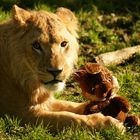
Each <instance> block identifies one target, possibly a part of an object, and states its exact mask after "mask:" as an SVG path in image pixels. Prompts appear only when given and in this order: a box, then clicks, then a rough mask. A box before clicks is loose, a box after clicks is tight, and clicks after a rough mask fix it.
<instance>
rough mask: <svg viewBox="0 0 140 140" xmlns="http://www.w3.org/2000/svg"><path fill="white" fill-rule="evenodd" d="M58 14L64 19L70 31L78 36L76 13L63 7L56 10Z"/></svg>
mask: <svg viewBox="0 0 140 140" xmlns="http://www.w3.org/2000/svg"><path fill="white" fill-rule="evenodd" d="M56 15H57V16H58V17H59V18H60V19H61V20H62V21H63V23H64V24H65V25H66V27H67V29H68V30H69V32H70V33H71V34H73V35H74V36H75V37H77V38H78V35H77V30H78V21H77V18H76V17H75V15H74V14H73V13H72V12H71V11H70V10H69V9H66V8H62V7H61V8H58V9H57V10H56Z"/></svg>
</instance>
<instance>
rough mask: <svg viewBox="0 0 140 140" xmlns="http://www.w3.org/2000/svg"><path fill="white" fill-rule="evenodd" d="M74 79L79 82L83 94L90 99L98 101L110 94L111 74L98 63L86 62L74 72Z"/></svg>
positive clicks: (111, 85) (111, 86) (111, 87)
mask: <svg viewBox="0 0 140 140" xmlns="http://www.w3.org/2000/svg"><path fill="white" fill-rule="evenodd" d="M74 79H75V80H76V81H77V82H78V83H79V85H80V88H81V89H82V94H83V96H84V97H85V98H87V99H89V100H91V101H97V100H99V101H100V100H104V99H106V98H109V97H110V96H111V93H112V89H113V77H112V74H111V72H110V71H109V70H108V69H107V68H105V67H103V66H102V65H100V64H98V63H87V64H86V65H85V66H84V67H83V68H81V69H79V70H78V71H76V72H75V73H74Z"/></svg>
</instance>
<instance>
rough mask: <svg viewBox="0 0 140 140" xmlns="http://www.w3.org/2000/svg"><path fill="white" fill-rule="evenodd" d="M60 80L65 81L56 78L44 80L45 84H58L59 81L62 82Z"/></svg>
mask: <svg viewBox="0 0 140 140" xmlns="http://www.w3.org/2000/svg"><path fill="white" fill-rule="evenodd" d="M60 82H63V81H62V80H57V79H54V80H52V81H48V82H44V84H45V85H47V84H57V83H60Z"/></svg>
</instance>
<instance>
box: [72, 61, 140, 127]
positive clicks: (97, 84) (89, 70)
mask: <svg viewBox="0 0 140 140" xmlns="http://www.w3.org/2000/svg"><path fill="white" fill-rule="evenodd" d="M74 79H75V80H76V81H77V82H78V83H79V86H80V88H81V89H82V94H83V96H84V97H85V98H87V99H89V100H90V103H89V104H88V105H87V107H86V109H85V112H84V114H86V115H88V114H93V113H98V112H101V113H102V114H104V115H106V116H112V117H114V118H116V119H118V120H120V121H121V122H124V123H125V124H127V126H133V125H140V121H139V118H138V117H137V116H135V115H130V116H128V112H129V111H130V110H131V106H130V104H129V102H128V100H127V99H126V98H124V97H122V96H119V95H117V94H116V93H117V92H118V90H119V84H118V82H117V79H116V78H115V77H114V76H113V75H112V73H111V72H110V71H109V70H108V69H107V68H105V67H104V66H102V65H100V64H98V63H87V64H86V65H85V66H84V67H83V68H81V69H79V70H77V71H76V72H75V73H74Z"/></svg>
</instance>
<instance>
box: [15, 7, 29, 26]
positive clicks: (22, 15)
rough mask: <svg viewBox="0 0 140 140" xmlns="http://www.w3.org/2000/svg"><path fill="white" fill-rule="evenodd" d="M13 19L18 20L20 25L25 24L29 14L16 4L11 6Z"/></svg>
mask: <svg viewBox="0 0 140 140" xmlns="http://www.w3.org/2000/svg"><path fill="white" fill-rule="evenodd" d="M12 14H13V19H14V20H15V21H16V22H18V23H19V24H20V25H26V21H27V20H28V19H29V18H30V17H31V14H30V13H29V12H28V11H26V10H24V9H22V8H19V7H18V6H17V5H14V6H13V8H12Z"/></svg>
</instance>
